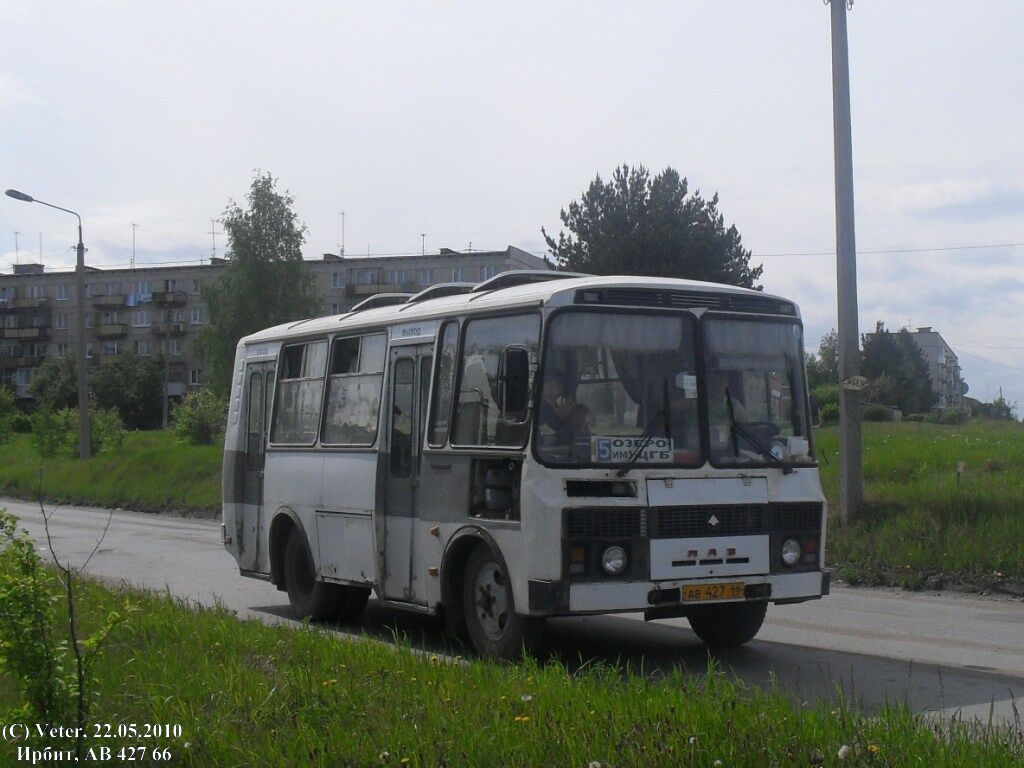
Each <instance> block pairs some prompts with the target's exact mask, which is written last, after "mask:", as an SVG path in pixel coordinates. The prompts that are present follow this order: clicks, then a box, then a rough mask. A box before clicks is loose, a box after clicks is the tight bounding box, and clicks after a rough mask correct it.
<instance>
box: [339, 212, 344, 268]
mask: <svg viewBox="0 0 1024 768" xmlns="http://www.w3.org/2000/svg"><path fill="white" fill-rule="evenodd" d="M338 255H339V256H341V258H343V259H344V258H345V212H344V211H342V212H341V243H340V244H339V245H338Z"/></svg>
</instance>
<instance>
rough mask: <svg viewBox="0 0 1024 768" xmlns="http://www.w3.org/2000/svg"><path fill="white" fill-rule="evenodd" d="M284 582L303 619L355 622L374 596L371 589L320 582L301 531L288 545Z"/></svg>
mask: <svg viewBox="0 0 1024 768" xmlns="http://www.w3.org/2000/svg"><path fill="white" fill-rule="evenodd" d="M284 582H285V588H286V589H287V590H288V602H290V603H291V604H292V610H294V611H295V613H296V615H297V616H298V618H300V619H305V618H309V619H312V620H313V621H328V620H330V619H338V618H340V619H341V620H342V621H351V620H353V619H356V618H358V617H359V615H360V614H361V613H362V612H363V608H365V607H366V601H367V599H368V598H369V596H370V590H369V589H363V588H360V587H349V586H343V585H341V584H327V583H325V582H323V581H319V580H318V579H317V578H316V572H315V571H314V569H313V562H312V560H311V558H310V556H309V551H308V550H307V548H306V542H305V540H304V537H303V535H302V532H301V531H300V530H299V529H298V528H293V529H292V531H291V533H290V534H288V541H287V543H286V544H285V550H284Z"/></svg>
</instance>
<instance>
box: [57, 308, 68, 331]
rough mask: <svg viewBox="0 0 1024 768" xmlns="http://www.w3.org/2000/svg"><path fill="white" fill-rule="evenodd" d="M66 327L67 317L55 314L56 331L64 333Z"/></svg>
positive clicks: (61, 313) (62, 314) (60, 313)
mask: <svg viewBox="0 0 1024 768" xmlns="http://www.w3.org/2000/svg"><path fill="white" fill-rule="evenodd" d="M67 327H68V316H67V315H65V314H64V313H63V312H58V313H57V330H58V331H66V330H67Z"/></svg>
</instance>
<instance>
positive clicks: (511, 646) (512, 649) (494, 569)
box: [462, 545, 544, 661]
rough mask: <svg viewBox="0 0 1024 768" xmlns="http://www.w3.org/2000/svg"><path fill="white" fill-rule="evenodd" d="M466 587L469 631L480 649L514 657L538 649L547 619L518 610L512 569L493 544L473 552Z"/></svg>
mask: <svg viewBox="0 0 1024 768" xmlns="http://www.w3.org/2000/svg"><path fill="white" fill-rule="evenodd" d="M462 587H463V589H462V610H463V616H464V617H465V622H466V631H467V633H468V634H469V639H470V641H471V642H472V644H473V647H474V649H475V650H476V652H477V653H479V654H480V655H481V656H484V657H486V658H493V659H503V660H508V661H511V660H514V659H517V658H519V656H520V654H521V653H522V652H523V650H524V649H525V650H526V651H527V652H530V651H533V650H535V649H536V647H537V644H538V643H539V640H540V637H541V634H542V632H543V628H544V620H543V619H538V618H532V617H530V616H523V615H522V614H519V613H516V612H515V603H514V602H513V597H512V585H511V583H510V580H509V577H508V569H507V568H506V567H505V563H504V562H503V561H502V558H501V557H500V556H497V555H495V554H494V553H493V552H492V551H491V550H490V548H489V547H485V546H483V545H481V546H477V547H476V548H475V549H474V550H473V551H472V552H470V554H469V558H468V559H467V561H466V571H465V575H464V578H463V582H462Z"/></svg>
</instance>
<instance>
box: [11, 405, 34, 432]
mask: <svg viewBox="0 0 1024 768" xmlns="http://www.w3.org/2000/svg"><path fill="white" fill-rule="evenodd" d="M11 429H13V430H14V431H15V432H16V433H18V434H19V435H28V434H31V433H32V417H31V416H29V415H28V414H27V413H23V412H22V411H18V412H17V413H16V414H14V418H13V419H11Z"/></svg>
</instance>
